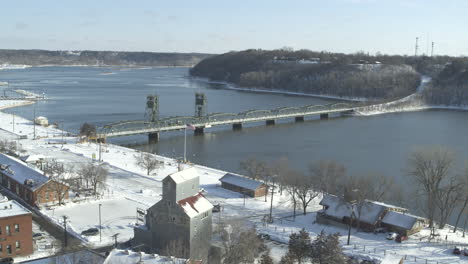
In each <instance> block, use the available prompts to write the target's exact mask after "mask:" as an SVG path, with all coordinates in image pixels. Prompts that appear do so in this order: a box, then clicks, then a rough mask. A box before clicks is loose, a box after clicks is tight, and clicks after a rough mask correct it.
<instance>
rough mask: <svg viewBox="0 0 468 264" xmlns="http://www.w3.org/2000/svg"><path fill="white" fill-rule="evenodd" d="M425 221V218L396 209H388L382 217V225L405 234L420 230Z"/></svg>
mask: <svg viewBox="0 0 468 264" xmlns="http://www.w3.org/2000/svg"><path fill="white" fill-rule="evenodd" d="M424 223H425V219H424V218H421V217H418V216H414V215H410V214H405V213H400V212H394V211H388V212H387V213H386V214H385V216H384V217H383V219H382V227H386V228H387V229H388V230H389V231H392V232H396V233H398V234H400V235H403V236H409V235H412V234H414V233H417V232H419V231H420V230H421V229H422V228H423V227H424Z"/></svg>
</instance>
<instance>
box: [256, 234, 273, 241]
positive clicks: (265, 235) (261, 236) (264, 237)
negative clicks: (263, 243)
mask: <svg viewBox="0 0 468 264" xmlns="http://www.w3.org/2000/svg"><path fill="white" fill-rule="evenodd" d="M257 237H258V238H260V239H266V240H269V239H270V235H269V234H262V233H260V234H258V235H257Z"/></svg>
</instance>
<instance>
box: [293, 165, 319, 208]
mask: <svg viewBox="0 0 468 264" xmlns="http://www.w3.org/2000/svg"><path fill="white" fill-rule="evenodd" d="M296 176H297V186H296V188H295V191H296V197H297V198H298V199H299V201H300V202H301V205H302V210H303V214H304V215H305V214H306V213H307V207H308V206H309V203H310V202H311V201H312V200H313V199H314V198H315V197H317V196H318V195H319V194H320V191H319V190H318V189H316V187H315V185H314V181H313V180H312V178H311V177H310V176H308V175H305V174H303V173H301V172H298V173H297V174H296Z"/></svg>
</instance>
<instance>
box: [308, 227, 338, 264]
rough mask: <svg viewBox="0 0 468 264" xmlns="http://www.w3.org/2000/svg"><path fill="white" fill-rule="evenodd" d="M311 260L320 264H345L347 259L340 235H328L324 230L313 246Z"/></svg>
mask: <svg viewBox="0 0 468 264" xmlns="http://www.w3.org/2000/svg"><path fill="white" fill-rule="evenodd" d="M311 249H312V250H311V258H312V261H313V262H314V263H319V264H345V263H346V257H345V256H344V254H343V250H342V248H341V247H340V241H339V234H328V235H327V234H326V233H325V232H324V231H323V230H322V232H320V234H319V235H318V236H317V238H315V240H314V241H313V242H312V245H311Z"/></svg>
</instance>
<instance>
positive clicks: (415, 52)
mask: <svg viewBox="0 0 468 264" xmlns="http://www.w3.org/2000/svg"><path fill="white" fill-rule="evenodd" d="M418 40H419V37H416V45H415V46H414V56H415V57H416V56H418V48H419V46H418Z"/></svg>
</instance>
